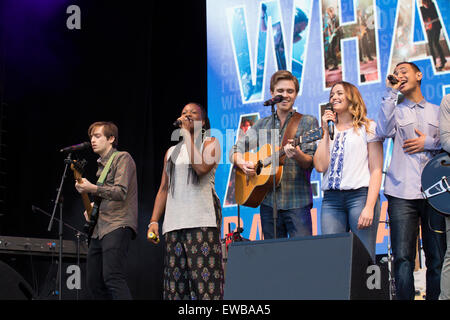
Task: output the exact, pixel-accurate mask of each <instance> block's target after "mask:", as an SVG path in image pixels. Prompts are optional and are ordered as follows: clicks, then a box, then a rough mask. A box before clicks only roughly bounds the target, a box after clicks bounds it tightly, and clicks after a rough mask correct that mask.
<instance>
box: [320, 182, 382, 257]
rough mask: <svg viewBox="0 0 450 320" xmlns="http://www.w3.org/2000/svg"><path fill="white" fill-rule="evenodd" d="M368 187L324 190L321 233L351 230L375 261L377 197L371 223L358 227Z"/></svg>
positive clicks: (378, 210) (377, 220) (378, 202)
mask: <svg viewBox="0 0 450 320" xmlns="http://www.w3.org/2000/svg"><path fill="white" fill-rule="evenodd" d="M367 192H368V188H359V189H355V190H326V191H325V192H324V196H323V200H322V211H321V219H320V221H321V229H322V234H334V233H344V232H349V231H351V232H352V233H353V234H355V235H356V236H357V237H358V238H359V239H360V240H361V242H362V243H363V244H364V246H365V248H366V249H367V252H368V253H369V255H370V257H371V258H372V260H373V261H375V247H376V240H377V231H378V222H379V220H380V199H379V198H378V200H377V202H376V204H375V207H374V214H373V222H372V225H371V226H369V227H368V228H364V229H358V219H359V216H360V215H361V211H362V210H363V209H364V207H365V206H366V200H367Z"/></svg>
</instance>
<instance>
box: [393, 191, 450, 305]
mask: <svg viewBox="0 0 450 320" xmlns="http://www.w3.org/2000/svg"><path fill="white" fill-rule="evenodd" d="M386 197H387V199H388V214H389V220H390V227H391V242H392V254H393V256H394V276H395V287H396V296H397V299H401V300H408V299H409V300H413V299H414V295H415V288H414V267H415V259H416V248H417V246H416V243H417V235H418V231H419V219H420V224H421V227H422V245H423V250H424V252H425V265H426V267H427V272H426V299H427V300H436V299H438V297H439V292H440V279H441V269H442V262H443V260H444V253H445V249H446V243H445V234H439V233H436V232H433V231H432V230H431V229H430V226H431V228H433V229H434V230H440V231H444V230H445V220H444V217H443V216H442V215H440V214H439V213H437V212H436V211H435V210H434V209H433V208H432V207H431V206H430V205H429V204H428V203H427V202H426V200H422V199H417V200H406V199H400V198H396V197H392V196H388V195H387V196H386Z"/></svg>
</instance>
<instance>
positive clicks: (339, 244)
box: [224, 233, 388, 300]
mask: <svg viewBox="0 0 450 320" xmlns="http://www.w3.org/2000/svg"><path fill="white" fill-rule="evenodd" d="M385 278H386V277H385V276H383V275H381V269H380V268H379V267H378V266H377V265H376V264H373V263H372V259H371V258H370V255H369V253H368V252H367V250H366V249H365V247H364V245H363V244H362V243H361V241H360V240H359V239H358V237H357V236H355V235H354V234H353V233H342V234H335V235H323V236H311V237H302V238H290V239H276V240H262V241H252V242H235V243H233V244H231V245H230V247H229V251H228V261H227V267H226V276H225V292H224V298H225V299H227V300H349V299H388V296H386V292H387V291H386V290H385V289H386V288H382V287H383V286H386V281H383V279H385Z"/></svg>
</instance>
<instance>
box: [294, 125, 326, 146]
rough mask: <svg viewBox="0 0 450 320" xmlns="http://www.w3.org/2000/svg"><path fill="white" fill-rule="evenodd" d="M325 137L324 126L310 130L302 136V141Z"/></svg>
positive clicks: (306, 141)
mask: <svg viewBox="0 0 450 320" xmlns="http://www.w3.org/2000/svg"><path fill="white" fill-rule="evenodd" d="M322 137H323V128H321V127H320V128H317V129H313V130H309V131H308V132H306V133H305V134H304V135H302V136H301V137H300V143H308V142H313V141H316V140H320V139H322Z"/></svg>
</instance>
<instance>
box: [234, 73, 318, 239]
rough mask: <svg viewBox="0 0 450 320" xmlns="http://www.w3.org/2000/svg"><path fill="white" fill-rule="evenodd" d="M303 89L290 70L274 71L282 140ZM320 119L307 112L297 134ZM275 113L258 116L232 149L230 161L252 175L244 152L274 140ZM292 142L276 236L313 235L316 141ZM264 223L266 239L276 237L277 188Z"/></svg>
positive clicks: (266, 205)
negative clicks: (262, 116) (313, 171)
mask: <svg viewBox="0 0 450 320" xmlns="http://www.w3.org/2000/svg"><path fill="white" fill-rule="evenodd" d="M298 91H299V84H298V80H297V78H296V77H294V76H293V75H292V73H290V72H289V71H286V70H280V71H277V72H276V73H274V74H273V75H272V78H271V80H270V93H271V95H272V97H275V96H277V95H282V96H283V100H282V101H281V102H280V103H278V104H277V111H276V116H275V131H274V134H278V137H277V138H278V139H275V142H276V144H277V146H279V145H280V144H281V140H282V138H283V135H284V132H285V131H286V128H287V126H288V123H289V121H290V120H291V118H292V116H293V114H294V113H295V110H294V108H293V106H294V102H295V99H296V98H297V94H298ZM318 127H319V125H318V121H317V119H316V118H315V117H313V116H311V115H303V116H302V118H301V120H300V123H299V124H298V128H297V131H296V134H295V138H298V137H299V136H301V135H304V134H305V133H306V132H307V131H309V130H313V129H317V128H318ZM271 131H272V116H268V117H265V118H262V119H260V120H258V121H257V122H256V123H255V125H254V126H252V127H251V128H250V129H249V130H248V131H247V133H246V134H245V136H244V137H243V138H241V139H238V142H237V143H236V145H234V146H233V147H232V149H231V151H230V161H231V162H232V163H233V164H234V165H235V166H236V167H237V168H238V169H240V170H242V172H243V173H245V174H246V175H248V176H252V175H255V174H256V172H255V163H252V162H250V161H245V160H244V157H243V154H244V153H245V152H246V151H249V150H251V149H253V148H255V147H258V148H259V147H261V146H263V145H264V144H267V143H270V142H271ZM289 142H290V143H289ZM291 142H293V140H288V143H287V144H286V145H285V146H284V150H285V152H286V159H285V161H284V167H283V175H282V178H281V183H280V184H279V185H278V186H277V188H276V201H277V203H276V208H277V226H276V232H277V234H276V238H286V237H287V236H288V235H289V237H298V236H307V235H312V222H311V212H310V210H311V208H312V204H313V202H312V190H311V183H310V176H311V171H312V169H313V155H314V152H315V151H316V144H315V143H314V142H312V143H303V144H301V145H299V146H297V147H293V146H292V144H291ZM260 214H261V226H262V231H263V234H264V239H272V238H274V217H273V191H272V190H271V191H269V192H268V193H267V195H266V197H265V198H264V200H263V202H262V203H261V207H260Z"/></svg>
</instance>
